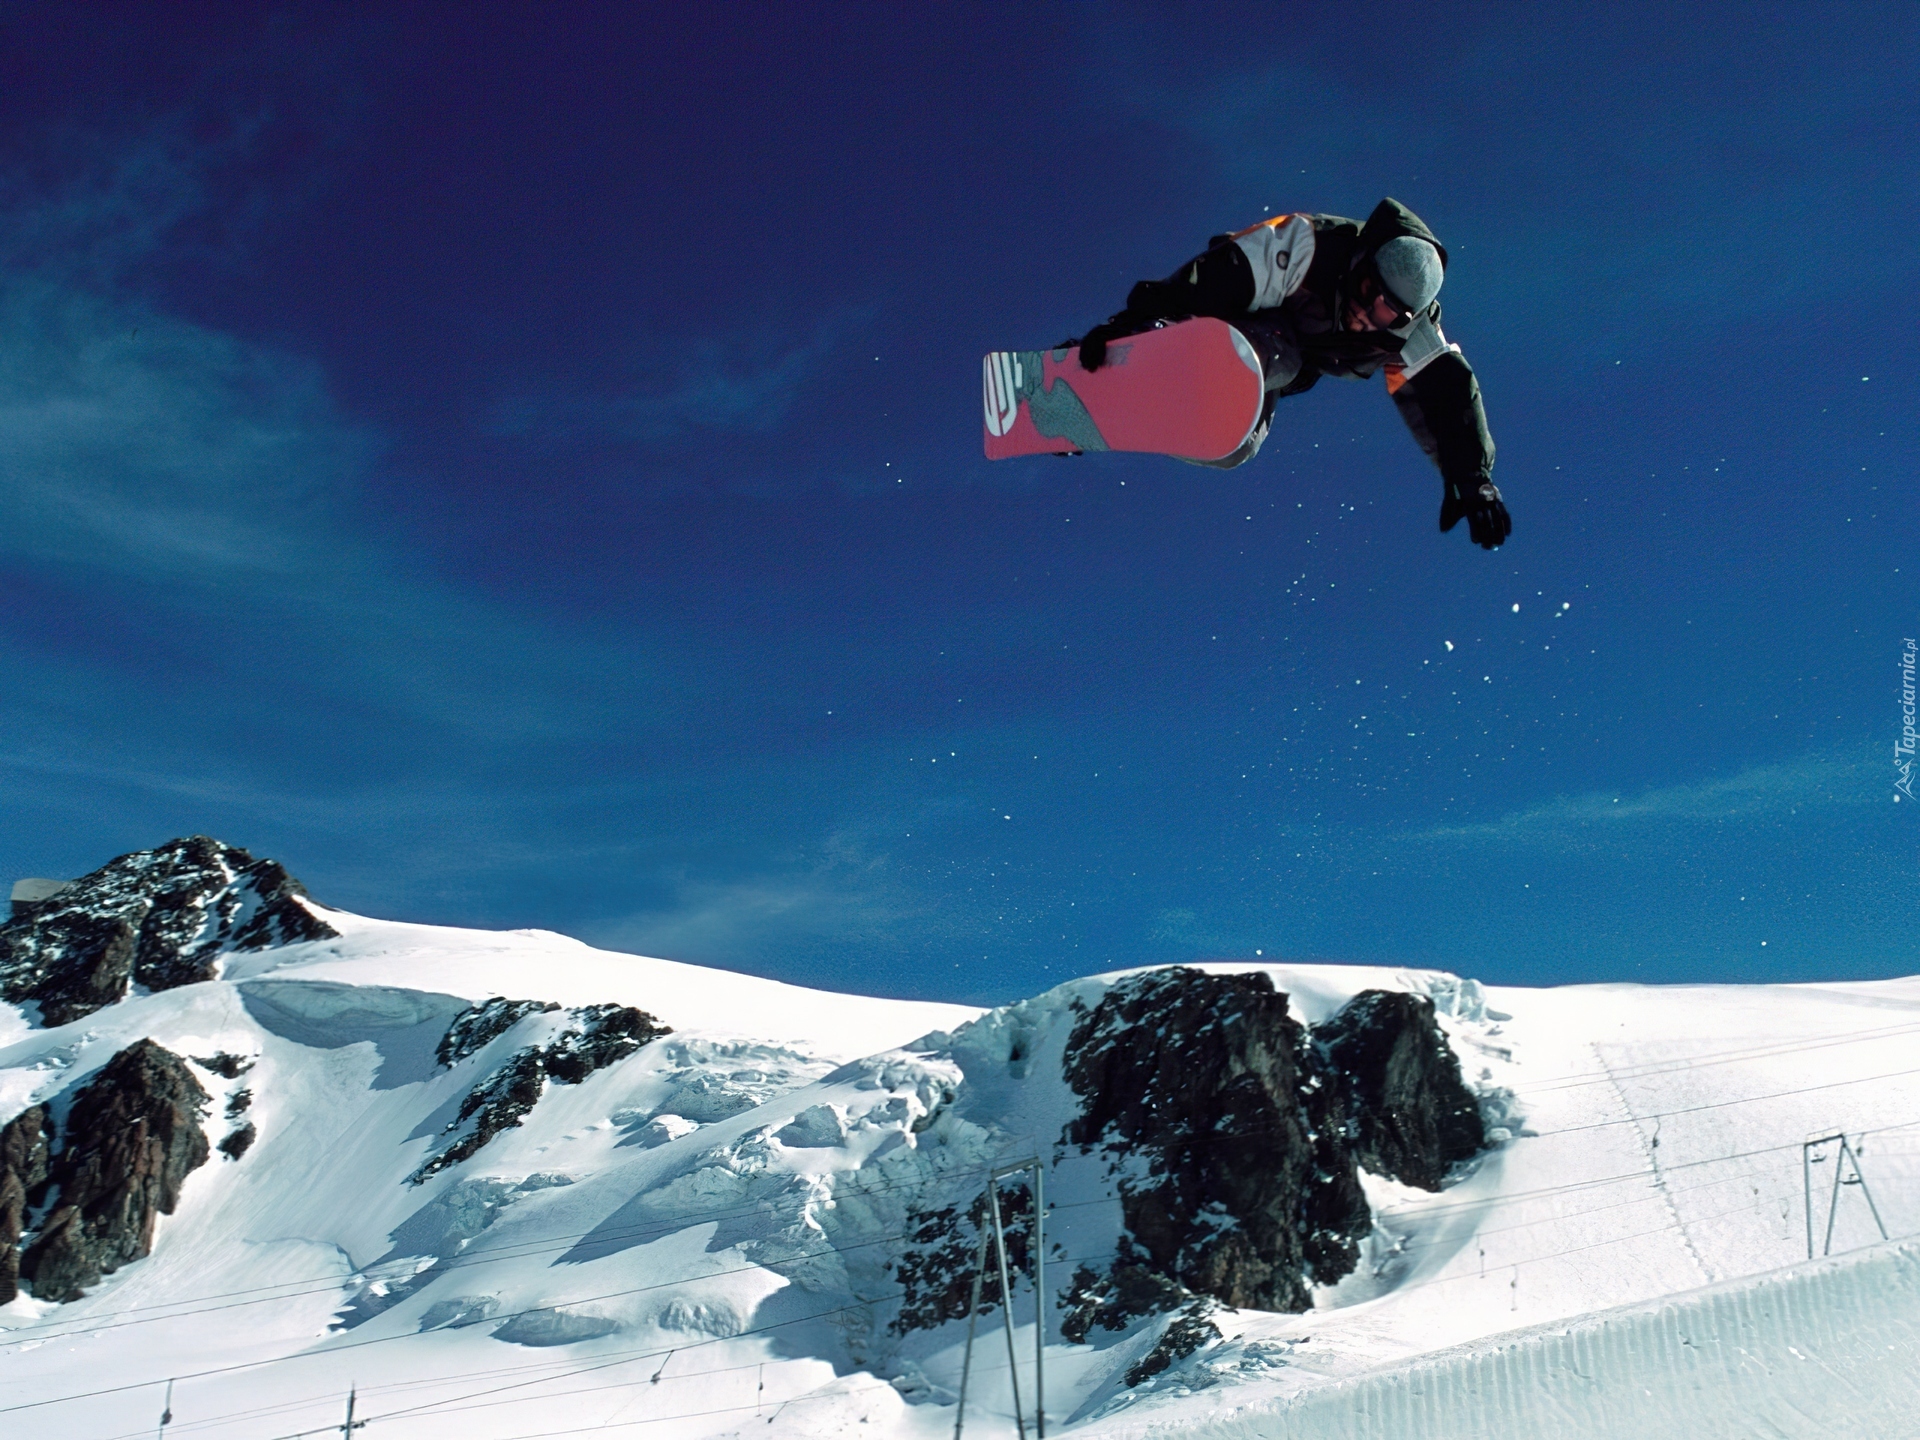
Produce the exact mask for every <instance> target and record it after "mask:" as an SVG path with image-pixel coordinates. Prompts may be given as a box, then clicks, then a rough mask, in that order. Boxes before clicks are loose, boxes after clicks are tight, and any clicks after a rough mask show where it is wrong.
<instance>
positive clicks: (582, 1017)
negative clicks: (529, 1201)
mask: <svg viewBox="0 0 1920 1440" xmlns="http://www.w3.org/2000/svg"><path fill="white" fill-rule="evenodd" d="M559 1008H560V1007H559V1006H557V1005H553V1004H547V1003H543V1002H540V1001H536V1000H504V999H499V998H495V999H492V1000H489V1001H487V1002H486V1003H485V1004H484V1005H476V1006H474V1007H473V1008H472V1009H470V1010H464V1011H462V1012H461V1013H460V1014H459V1015H458V1016H457V1017H455V1019H454V1022H453V1024H452V1025H450V1026H448V1027H447V1033H446V1034H445V1035H444V1036H442V1037H441V1040H440V1046H439V1050H438V1051H437V1053H438V1054H439V1055H440V1057H441V1063H442V1064H458V1063H459V1062H460V1061H461V1060H463V1059H466V1058H468V1057H469V1056H471V1055H473V1054H475V1053H477V1052H478V1051H480V1050H481V1049H483V1048H484V1047H485V1046H486V1045H488V1044H489V1043H491V1042H492V1041H494V1040H496V1039H498V1038H499V1037H500V1036H502V1035H504V1034H505V1033H506V1032H507V1031H508V1030H510V1029H511V1028H512V1027H513V1026H515V1025H517V1024H519V1022H520V1021H522V1020H524V1019H525V1018H526V1017H527V1016H529V1015H538V1014H544V1013H546V1012H548V1011H552V1010H557V1009H559ZM568 1018H569V1019H570V1020H571V1021H572V1023H571V1024H570V1025H568V1027H567V1028H566V1029H565V1030H563V1031H562V1032H561V1033H560V1035H559V1037H558V1038H557V1039H555V1040H554V1041H553V1043H552V1044H550V1045H547V1046H544V1047H537V1046H528V1047H527V1048H525V1049H523V1050H517V1051H515V1052H514V1054H513V1055H512V1056H511V1057H509V1059H508V1060H507V1061H506V1063H505V1064H503V1065H502V1066H500V1068H499V1069H497V1070H495V1071H494V1072H493V1073H492V1074H491V1075H489V1076H488V1077H487V1078H486V1079H484V1080H482V1081H481V1082H480V1083H479V1084H478V1085H475V1086H474V1087H473V1089H471V1090H469V1091H468V1092H467V1094H466V1098H464V1099H463V1100H462V1101H461V1102H460V1111H459V1114H458V1115H457V1116H456V1117H455V1118H454V1120H453V1122H452V1123H451V1124H449V1125H448V1126H447V1131H448V1133H450V1134H451V1133H453V1132H455V1131H458V1132H460V1133H459V1134H458V1136H457V1137H456V1138H455V1139H454V1140H453V1141H452V1142H451V1143H450V1144H449V1145H448V1146H447V1147H446V1149H444V1150H442V1151H441V1152H440V1153H439V1154H437V1155H435V1156H432V1157H431V1158H430V1159H428V1160H427V1161H426V1162H425V1163H424V1164H422V1165H421V1166H420V1168H419V1169H418V1170H416V1171H414V1172H413V1174H412V1175H411V1176H410V1177H409V1178H410V1179H411V1180H412V1181H413V1183H414V1184H416V1185H418V1184H420V1183H421V1182H422V1181H424V1180H426V1179H428V1178H429V1177H430V1176H434V1175H438V1174H439V1173H440V1172H441V1171H442V1170H445V1169H447V1168H449V1167H450V1166H454V1165H458V1164H459V1163H460V1162H461V1161H463V1160H466V1159H469V1158H471V1157H472V1156H474V1155H476V1154H478V1153H479V1152H480V1150H481V1149H482V1148H483V1147H484V1146H485V1145H486V1143H487V1142H488V1141H489V1140H491V1139H493V1137H494V1136H496V1135H498V1134H499V1133H500V1132H501V1131H502V1130H510V1129H512V1128H513V1127H514V1126H516V1125H518V1124H520V1122H521V1121H522V1120H524V1119H525V1118H526V1116H527V1113H528V1112H529V1111H531V1110H532V1109H533V1107H534V1106H535V1105H537V1104H539V1103H540V1095H541V1092H542V1090H544V1089H545V1087H546V1082H547V1081H548V1080H552V1081H553V1082H554V1083H556V1084H559V1085H577V1084H579V1083H580V1082H581V1081H582V1080H585V1079H586V1078H587V1077H588V1076H589V1075H592V1074H593V1073H594V1072H595V1071H596V1070H603V1069H605V1068H606V1067H607V1066H609V1065H613V1064H616V1063H618V1062H619V1061H621V1060H624V1059H626V1058H627V1056H629V1055H631V1054H633V1053H634V1051H636V1050H638V1049H639V1048H640V1047H641V1046H642V1045H645V1044H647V1043H648V1042H650V1041H653V1040H657V1039H659V1038H660V1037H661V1036H662V1035H671V1034H672V1033H673V1028H672V1027H671V1026H668V1025H662V1024H661V1023H660V1022H659V1021H658V1020H656V1019H655V1018H654V1017H653V1016H651V1015H649V1014H648V1013H647V1012H646V1011H644V1010H636V1009H634V1008H633V1007H632V1006H629V1005H586V1006H582V1007H581V1008H580V1009H578V1010H572V1011H569V1012H568ZM463 1127H464V1128H463Z"/></svg>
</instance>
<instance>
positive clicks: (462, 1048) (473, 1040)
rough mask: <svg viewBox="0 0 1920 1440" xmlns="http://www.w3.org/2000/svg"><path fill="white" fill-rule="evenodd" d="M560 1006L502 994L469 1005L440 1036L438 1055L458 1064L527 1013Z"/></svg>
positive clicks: (488, 1043)
mask: <svg viewBox="0 0 1920 1440" xmlns="http://www.w3.org/2000/svg"><path fill="white" fill-rule="evenodd" d="M559 1008H560V1007H559V1006H558V1005H556V1004H554V1003H553V1001H551V1000H508V999H506V998H505V997H504V996H500V995H496V996H494V997H493V999H491V1000H488V1001H485V1002H483V1003H482V1004H479V1005H471V1006H468V1007H467V1008H466V1009H465V1010H462V1011H461V1012H460V1013H459V1014H458V1015H456V1016H454V1017H453V1023H452V1024H451V1025H449V1026H448V1027H447V1033H446V1034H444V1035H442V1036H441V1037H440V1044H439V1045H438V1046H437V1047H436V1048H435V1050H434V1058H435V1059H436V1060H438V1061H439V1062H440V1063H441V1064H442V1065H446V1066H454V1065H458V1064H459V1063H460V1062H461V1061H462V1060H464V1059H466V1058H467V1057H468V1056H469V1055H475V1054H478V1053H479V1052H480V1051H482V1050H484V1049H486V1048H487V1046H489V1045H491V1044H492V1043H493V1042H494V1041H496V1040H498V1039H499V1038H500V1037H501V1036H502V1035H504V1034H506V1033H507V1031H509V1030H511V1029H512V1028H513V1027H514V1026H516V1025H518V1024H519V1023H520V1022H521V1021H522V1020H524V1019H526V1018H527V1016H529V1015H544V1014H546V1013H547V1012H548V1011H550V1010H558V1009H559Z"/></svg>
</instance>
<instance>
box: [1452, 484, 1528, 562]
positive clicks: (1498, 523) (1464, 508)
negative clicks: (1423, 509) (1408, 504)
mask: <svg viewBox="0 0 1920 1440" xmlns="http://www.w3.org/2000/svg"><path fill="white" fill-rule="evenodd" d="M1446 487H1447V488H1446V495H1445V496H1444V497H1443V498H1442V499H1441V501H1440V533H1441V534H1443V535H1444V534H1445V533H1446V532H1447V531H1449V530H1451V529H1453V527H1454V526H1456V525H1458V524H1459V523H1460V520H1461V518H1462V517H1463V516H1464V517H1465V518H1466V522H1467V534H1468V535H1470V536H1471V537H1472V538H1473V543H1474V544H1476V545H1478V546H1479V547H1480V548H1481V549H1482V550H1495V549H1498V548H1499V546H1500V543H1501V542H1502V541H1503V540H1505V539H1506V538H1507V537H1508V536H1509V535H1511V534H1512V533H1513V521H1512V519H1511V518H1510V517H1509V516H1508V515H1507V507H1506V506H1505V505H1503V504H1501V503H1500V491H1499V490H1498V489H1497V488H1495V486H1494V483H1493V481H1491V480H1482V479H1480V478H1479V477H1478V476H1476V477H1474V478H1473V479H1471V480H1467V481H1464V482H1463V481H1459V480H1449V481H1447V482H1446Z"/></svg>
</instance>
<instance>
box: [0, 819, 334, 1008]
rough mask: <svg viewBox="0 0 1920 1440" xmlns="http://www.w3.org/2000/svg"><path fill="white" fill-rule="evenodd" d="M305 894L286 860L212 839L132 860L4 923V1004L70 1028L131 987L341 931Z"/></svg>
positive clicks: (198, 973)
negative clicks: (25, 1006)
mask: <svg viewBox="0 0 1920 1440" xmlns="http://www.w3.org/2000/svg"><path fill="white" fill-rule="evenodd" d="M305 895H306V890H305V889H304V888H303V887H302V886H301V884H300V882H299V881H298V880H296V879H294V878H293V876H291V875H289V874H288V873H287V871H286V868H285V867H284V866H282V865H281V864H280V863H279V862H278V861H275V860H256V859H254V858H253V856H251V855H249V854H248V853H247V852H246V851H245V850H241V849H237V848H235V847H234V846H231V845H223V844H221V843H220V842H219V841H218V840H213V839H209V838H208V837H207V836H205V835H195V836H192V837H190V838H188V839H185V840H174V841H171V842H170V843H168V844H166V845H162V846H160V847H159V848H158V849H156V850H139V851H135V852H134V853H133V854H131V855H122V856H121V857H120V858H119V859H117V860H113V861H110V862H108V863H107V864H106V865H103V866H101V867H100V869H98V870H96V871H94V872H93V873H92V874H91V875H86V876H83V877H82V878H80V879H78V880H76V881H74V882H73V883H72V884H70V885H68V886H66V887H65V888H64V889H62V890H60V891H59V892H58V893H56V894H54V895H52V896H50V897H48V898H47V899H46V900H44V901H42V902H40V903H38V904H36V905H33V906H31V907H29V908H28V909H27V910H25V911H24V912H22V913H20V914H19V915H17V916H16V917H15V918H13V919H10V920H9V921H8V922H7V923H6V924H5V925H0V999H6V1000H9V1001H12V1002H13V1003H15V1004H20V1003H24V1002H34V1003H37V1004H38V1005H39V1007H40V1014H41V1018H42V1020H43V1021H44V1022H45V1023H46V1024H48V1025H65V1024H68V1023H69V1022H71V1021H74V1020H78V1019H80V1018H82V1017H83V1016H86V1015H90V1014H92V1013H93V1012H94V1011H95V1010H98V1009H100V1008H101V1007H102V1006H104V1005H111V1004H112V1003H113V1002H114V1001H116V1000H119V999H121V998H122V997H124V996H125V995H126V994H127V991H128V988H129V987H130V986H131V985H133V984H139V985H143V986H145V987H146V988H147V989H149V990H170V989H173V988H174V987H175V986H179V985H191V984H193V983H195V982H196V981H200V980H209V979H212V978H213V973H214V963H215V961H216V959H217V958H218V957H219V956H220V955H221V954H223V953H226V952H229V951H236V950H266V949H270V948H272V947H273V946H276V945H290V944H293V943H294V942H296V941H301V940H324V939H329V938H331V937H333V936H334V935H336V934H337V933H338V932H337V931H335V930H334V928H333V927H332V926H330V925H328V924H327V923H326V922H325V921H323V920H320V919H318V918H317V917H316V916H315V915H314V914H313V913H312V912H311V911H310V910H308V909H307V908H306V907H305V906H303V905H302V904H301V903H300V902H301V899H302V898H303V897H304V896H305Z"/></svg>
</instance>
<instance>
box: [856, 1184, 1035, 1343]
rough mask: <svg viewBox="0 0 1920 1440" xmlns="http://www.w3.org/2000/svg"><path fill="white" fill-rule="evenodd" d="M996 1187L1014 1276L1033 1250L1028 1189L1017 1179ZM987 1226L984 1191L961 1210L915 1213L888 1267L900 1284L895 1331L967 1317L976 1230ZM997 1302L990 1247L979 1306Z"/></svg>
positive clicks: (946, 1208)
mask: <svg viewBox="0 0 1920 1440" xmlns="http://www.w3.org/2000/svg"><path fill="white" fill-rule="evenodd" d="M999 1190H1000V1225H1001V1229H1002V1230H1003V1232H1004V1233H1005V1236H1006V1245H1007V1266H1008V1270H1009V1272H1010V1273H1011V1274H1014V1275H1018V1274H1019V1273H1020V1272H1021V1271H1023V1270H1025V1269H1026V1268H1027V1267H1028V1265H1029V1264H1030V1263H1031V1256H1032V1253H1033V1192H1032V1190H1031V1189H1029V1188H1028V1187H1027V1186H1026V1185H1021V1184H1015V1185H1002V1186H1000V1187H999ZM992 1228H993V1222H992V1220H991V1219H990V1218H989V1215H988V1210H987V1193H986V1191H984V1190H982V1191H981V1192H980V1194H979V1196H978V1197H977V1198H976V1199H975V1200H974V1201H973V1203H972V1204H971V1205H969V1206H968V1207H967V1210H966V1212H965V1214H962V1213H961V1210H960V1207H959V1206H957V1205H948V1206H944V1207H942V1208H941V1209H939V1210H932V1211H927V1212H924V1213H922V1214H919V1215H916V1216H915V1217H914V1220H913V1228H912V1230H910V1231H909V1232H908V1235H907V1244H906V1247H905V1250H904V1253H903V1254H902V1256H901V1258H900V1259H899V1260H897V1261H896V1262H894V1264H893V1265H892V1267H891V1269H892V1271H893V1277H894V1279H895V1280H896V1281H897V1282H898V1283H899V1285H900V1310H899V1313H898V1314H897V1315H896V1316H895V1317H894V1320H893V1324H892V1329H893V1332H894V1333H895V1334H896V1335H904V1334H906V1333H907V1332H908V1331H910V1330H931V1329H933V1328H934V1327H935V1326H937V1325H944V1324H945V1323H946V1322H947V1321H949V1320H964V1319H966V1318H967V1301H968V1300H969V1299H970V1298H971V1297H972V1294H973V1277H974V1275H975V1273H976V1272H977V1270H978V1261H979V1256H980V1235H981V1232H982V1231H983V1230H985V1231H988V1232H991V1230H992ZM1000 1302H1001V1291H1000V1274H999V1269H998V1264H997V1257H996V1256H994V1255H993V1254H992V1253H991V1252H989V1254H988V1258H987V1272H986V1279H985V1280H984V1281H983V1282H982V1284H981V1286H980V1306H981V1308H982V1310H985V1309H988V1308H990V1307H992V1306H995V1305H998V1304H1000Z"/></svg>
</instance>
